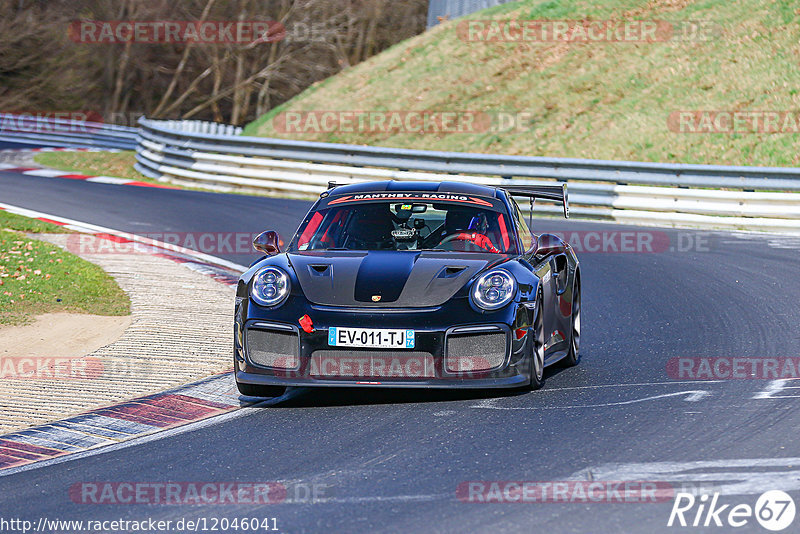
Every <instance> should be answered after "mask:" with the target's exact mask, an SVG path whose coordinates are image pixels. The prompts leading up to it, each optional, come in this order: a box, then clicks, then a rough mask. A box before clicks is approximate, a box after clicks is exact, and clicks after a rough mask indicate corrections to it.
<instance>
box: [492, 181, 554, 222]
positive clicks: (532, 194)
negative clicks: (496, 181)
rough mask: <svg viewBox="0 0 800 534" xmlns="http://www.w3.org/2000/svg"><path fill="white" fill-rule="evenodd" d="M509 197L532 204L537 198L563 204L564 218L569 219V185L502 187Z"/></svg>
mask: <svg viewBox="0 0 800 534" xmlns="http://www.w3.org/2000/svg"><path fill="white" fill-rule="evenodd" d="M502 189H504V190H505V191H506V192H507V193H508V194H509V195H511V196H514V197H526V198H529V199H531V204H532V203H533V201H534V200H536V199H537V198H540V199H542V200H552V201H554V202H561V204H562V205H563V206H564V217H566V218H567V219H569V199H568V197H567V184H561V185H514V186H508V187H502Z"/></svg>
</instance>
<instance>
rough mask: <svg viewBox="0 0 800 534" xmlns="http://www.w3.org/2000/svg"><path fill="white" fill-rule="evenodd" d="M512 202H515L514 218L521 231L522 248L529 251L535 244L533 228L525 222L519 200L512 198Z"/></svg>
mask: <svg viewBox="0 0 800 534" xmlns="http://www.w3.org/2000/svg"><path fill="white" fill-rule="evenodd" d="M511 202H512V204H514V218H515V219H516V221H517V232H519V240H520V241H521V242H522V250H523V252H527V251H528V250H529V249H530V248H531V246H532V245H533V235H532V234H531V229H530V228H528V223H526V222H525V216H524V215H522V211H521V210H520V209H519V205H518V204H517V201H516V200H514V199H513V198H512V199H511Z"/></svg>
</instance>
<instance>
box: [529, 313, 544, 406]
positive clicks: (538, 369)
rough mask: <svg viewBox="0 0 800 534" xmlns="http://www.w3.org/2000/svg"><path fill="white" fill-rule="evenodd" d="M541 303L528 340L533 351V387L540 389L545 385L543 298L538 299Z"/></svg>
mask: <svg viewBox="0 0 800 534" xmlns="http://www.w3.org/2000/svg"><path fill="white" fill-rule="evenodd" d="M537 300H538V301H539V305H538V306H537V307H536V318H535V319H534V321H533V328H532V329H531V332H530V333H529V334H528V335H532V337H531V338H530V339H529V340H528V343H529V345H530V351H531V389H533V390H536V389H540V388H541V387H542V386H543V385H544V317H543V314H544V312H543V309H542V299H541V298H539V299H537Z"/></svg>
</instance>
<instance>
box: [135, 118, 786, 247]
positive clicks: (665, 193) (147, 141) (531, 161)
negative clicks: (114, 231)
mask: <svg viewBox="0 0 800 534" xmlns="http://www.w3.org/2000/svg"><path fill="white" fill-rule="evenodd" d="M139 124H140V127H141V128H140V131H139V135H140V141H139V145H138V147H137V150H136V152H137V153H136V159H137V164H136V168H137V170H139V172H141V173H142V174H145V175H146V176H149V177H152V178H158V179H166V180H169V181H175V182H179V183H181V182H183V183H190V184H194V185H198V184H203V185H204V186H206V187H212V188H217V189H220V190H232V189H244V190H259V191H267V192H276V193H282V194H296V195H310V194H318V193H320V192H322V191H324V190H325V189H326V186H327V183H328V181H336V182H339V183H347V182H358V181H365V180H392V179H393V180H434V181H438V180H461V181H468V182H474V183H482V184H487V185H503V184H510V183H514V184H535V183H541V184H546V183H549V182H551V181H553V180H556V181H560V182H567V183H568V184H569V198H570V205H571V213H572V214H573V215H576V216H578V217H588V218H604V219H608V218H610V219H615V220H618V221H620V222H629V223H632V224H656V225H660V226H663V225H673V226H695V227H704V228H723V229H745V230H748V229H749V230H763V231H774V232H781V233H787V232H788V233H800V169H795V168H783V167H730V166H717V165H688V164H663V163H643V162H631V161H603V160H581V159H571V158H539V157H524V156H502V155H492V154H470V153H460V152H434V151H424V150H408V149H395V148H383V147H370V146H356V145H343V144H330V143H316V142H308V141H289V140H282V139H269V138H261V137H244V136H240V135H236V134H238V133H239V131H238V130H236V129H234V128H233V127H229V126H228V127H226V126H224V125H217V124H213V123H202V122H198V121H155V120H149V119H142V120H140V123H139ZM537 211H539V212H546V213H547V212H552V213H553V214H556V213H558V212H559V208H558V207H557V206H554V205H553V206H549V205H542V206H537Z"/></svg>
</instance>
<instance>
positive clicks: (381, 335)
mask: <svg viewBox="0 0 800 534" xmlns="http://www.w3.org/2000/svg"><path fill="white" fill-rule="evenodd" d="M415 337H416V336H415V335H414V331H413V330H390V329H385V328H338V327H336V326H333V327H331V328H329V329H328V345H330V346H331V347H370V348H379V349H413V348H414V342H415Z"/></svg>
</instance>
